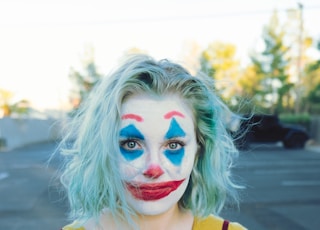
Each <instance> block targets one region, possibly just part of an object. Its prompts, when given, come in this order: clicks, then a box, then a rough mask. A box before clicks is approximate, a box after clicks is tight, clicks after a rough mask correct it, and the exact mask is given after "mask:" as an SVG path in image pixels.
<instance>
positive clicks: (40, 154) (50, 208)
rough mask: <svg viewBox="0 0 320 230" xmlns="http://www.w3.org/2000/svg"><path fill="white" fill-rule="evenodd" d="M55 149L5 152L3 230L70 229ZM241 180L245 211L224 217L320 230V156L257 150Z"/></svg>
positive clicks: (273, 229) (272, 229) (245, 160)
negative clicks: (66, 226) (68, 227)
mask: <svg viewBox="0 0 320 230" xmlns="http://www.w3.org/2000/svg"><path fill="white" fill-rule="evenodd" d="M55 147H56V144H55V143H42V144H37V145H33V146H28V147H25V148H21V149H17V150H13V151H7V152H0V229H6V230H26V229H27V230H29V229H30V230H34V229H46V230H59V229H60V228H61V227H62V226H63V225H65V224H66V223H68V220H67V210H68V208H67V202H66V199H65V197H64V193H63V192H62V190H61V185H60V183H59V180H58V179H57V177H58V176H59V175H58V174H57V168H58V167H59V163H60V159H59V156H58V155H57V156H56V157H54V158H53V160H52V161H51V162H50V163H49V164H48V159H49V157H50V155H51V154H52V152H53V151H54V149H55ZM234 175H235V179H236V181H237V182H238V183H240V184H241V185H244V186H245V187H246V188H245V189H243V190H242V191H241V199H242V201H241V203H240V207H239V210H235V209H234V207H233V209H231V208H226V209H225V210H224V211H223V212H222V217H224V218H227V219H229V220H231V221H237V222H239V223H241V224H243V225H244V226H246V227H247V228H248V229H254V230H267V229H268V230H277V229H279V230H280V229H281V230H289V229H290V230H298V229H299V230H304V229H305V230H309V229H310V230H311V229H318V228H319V225H320V218H319V213H320V195H319V194H320V177H319V175H320V152H316V151H309V150H286V149H283V148H282V147H281V146H278V145H260V146H257V145H256V146H253V147H252V148H251V149H250V150H247V151H243V152H241V153H240V157H239V159H238V162H237V165H236V168H235V169H234Z"/></svg>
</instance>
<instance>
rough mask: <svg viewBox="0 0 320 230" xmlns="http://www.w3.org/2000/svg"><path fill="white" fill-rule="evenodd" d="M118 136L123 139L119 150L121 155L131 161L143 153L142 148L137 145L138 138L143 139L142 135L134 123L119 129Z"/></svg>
mask: <svg viewBox="0 0 320 230" xmlns="http://www.w3.org/2000/svg"><path fill="white" fill-rule="evenodd" d="M120 137H121V138H124V141H121V142H120V143H121V144H120V151H121V154H122V155H123V157H124V158H125V159H126V160H128V161H132V160H134V159H137V158H138V157H140V156H141V155H142V154H143V149H142V148H140V147H139V143H138V142H139V140H144V136H143V135H142V134H141V133H140V131H139V130H138V129H137V128H136V127H135V126H134V125H132V124H131V125H128V126H126V127H124V128H123V129H121V130H120Z"/></svg>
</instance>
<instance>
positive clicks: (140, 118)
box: [121, 113, 143, 122]
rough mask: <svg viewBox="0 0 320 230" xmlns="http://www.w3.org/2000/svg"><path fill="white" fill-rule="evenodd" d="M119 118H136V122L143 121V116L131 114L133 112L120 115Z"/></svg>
mask: <svg viewBox="0 0 320 230" xmlns="http://www.w3.org/2000/svg"><path fill="white" fill-rule="evenodd" d="M121 119H122V120H126V119H133V120H136V121H137V122H142V121H143V118H142V117H141V116H139V115H137V114H133V113H128V114H125V115H122V116H121Z"/></svg>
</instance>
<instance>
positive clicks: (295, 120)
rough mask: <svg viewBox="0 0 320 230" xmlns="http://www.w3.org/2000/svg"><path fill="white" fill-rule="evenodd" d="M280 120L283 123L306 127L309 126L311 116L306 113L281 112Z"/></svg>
mask: <svg viewBox="0 0 320 230" xmlns="http://www.w3.org/2000/svg"><path fill="white" fill-rule="evenodd" d="M279 119H280V121H281V122H283V123H285V124H295V125H301V126H303V127H305V128H306V129H309V128H310V123H311V116H310V114H308V113H300V114H292V113H283V114H280V115H279Z"/></svg>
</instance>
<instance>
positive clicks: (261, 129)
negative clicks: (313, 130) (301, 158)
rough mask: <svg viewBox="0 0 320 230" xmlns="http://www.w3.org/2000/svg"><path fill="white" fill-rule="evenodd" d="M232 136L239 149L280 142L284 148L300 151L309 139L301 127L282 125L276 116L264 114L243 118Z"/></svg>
mask: <svg viewBox="0 0 320 230" xmlns="http://www.w3.org/2000/svg"><path fill="white" fill-rule="evenodd" d="M232 135H233V137H234V139H235V144H236V145H237V147H238V148H240V149H245V148H248V147H249V145H250V143H276V142H282V143H283V146H284V147H285V148H290V149H301V148H304V146H305V144H306V142H307V141H308V139H309V135H308V133H307V132H306V130H305V129H304V128H303V127H302V126H299V125H288V124H283V123H281V122H280V120H279V118H278V116H275V115H264V114H255V115H250V116H244V117H243V120H241V122H240V126H239V129H238V130H237V131H236V132H232Z"/></svg>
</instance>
